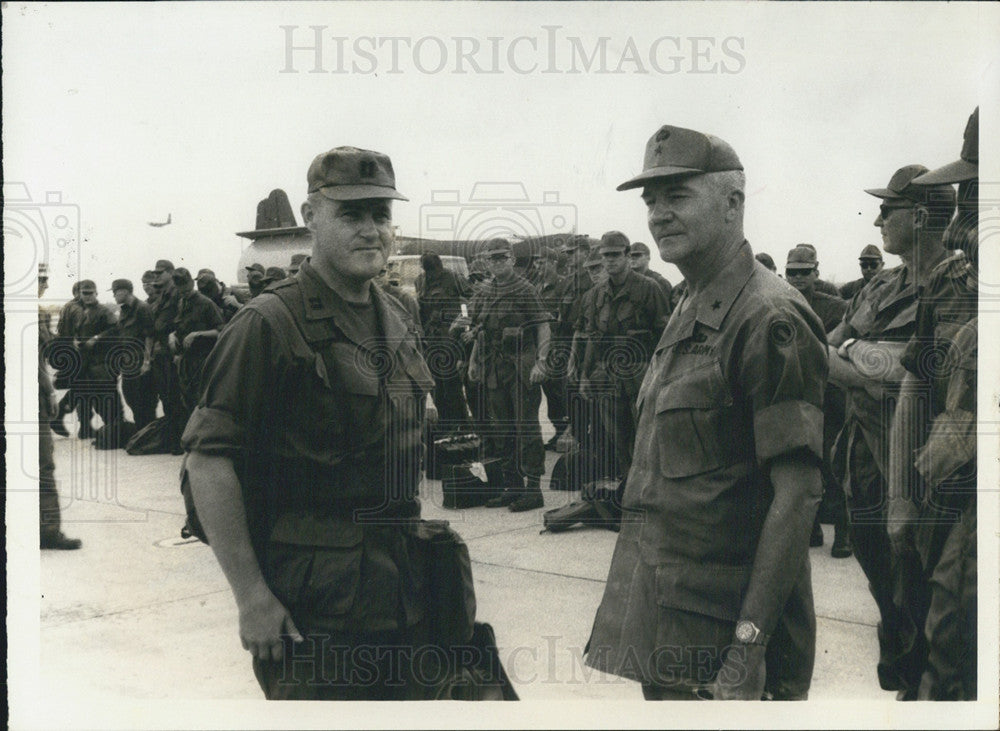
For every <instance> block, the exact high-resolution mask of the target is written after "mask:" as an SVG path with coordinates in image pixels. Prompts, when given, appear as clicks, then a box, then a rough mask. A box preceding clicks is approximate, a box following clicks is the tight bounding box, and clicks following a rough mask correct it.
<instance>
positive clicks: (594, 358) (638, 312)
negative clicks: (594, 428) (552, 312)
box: [581, 271, 670, 387]
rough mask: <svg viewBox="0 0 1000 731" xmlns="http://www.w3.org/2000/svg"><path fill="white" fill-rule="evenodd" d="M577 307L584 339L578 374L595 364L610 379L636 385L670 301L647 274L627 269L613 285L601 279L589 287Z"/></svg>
mask: <svg viewBox="0 0 1000 731" xmlns="http://www.w3.org/2000/svg"><path fill="white" fill-rule="evenodd" d="M592 292H593V295H592V296H590V297H588V298H587V302H586V305H585V307H584V308H583V311H582V315H583V318H582V328H581V330H582V332H583V337H584V338H586V340H587V352H586V354H585V356H584V363H583V368H582V369H581V370H582V375H584V376H585V377H587V378H591V377H593V376H594V375H595V373H594V371H595V369H600V371H601V375H605V374H606V375H607V376H608V377H610V378H612V379H619V380H623V381H634V382H635V386H636V387H637V386H638V385H639V382H640V381H641V380H642V375H643V373H645V369H646V364H647V363H648V362H649V358H650V356H651V355H652V350H653V344H654V343H655V342H656V340H657V339H658V338H659V335H660V333H661V332H663V328H664V326H665V325H666V324H667V315H668V313H669V312H670V305H669V303H668V302H667V299H666V297H665V296H664V295H663V290H662V289H660V287H659V285H658V284H656V282H654V281H653V280H652V279H650V278H649V277H645V276H643V275H641V274H637V273H636V272H634V271H629V272H628V273H627V274H626V275H625V281H624V282H622V284H621V286H620V287H617V288H615V287H614V286H613V285H612V283H611V281H610V280H608V281H605V282H604V283H603V284H600V285H598V286H597V287H595V288H594V289H593V290H592Z"/></svg>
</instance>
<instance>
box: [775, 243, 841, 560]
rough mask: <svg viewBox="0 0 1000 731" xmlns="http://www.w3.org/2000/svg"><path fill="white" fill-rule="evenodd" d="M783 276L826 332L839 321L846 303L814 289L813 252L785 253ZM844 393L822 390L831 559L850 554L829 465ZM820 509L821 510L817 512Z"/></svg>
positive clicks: (819, 537)
mask: <svg viewBox="0 0 1000 731" xmlns="http://www.w3.org/2000/svg"><path fill="white" fill-rule="evenodd" d="M785 279H786V280H787V281H788V283H789V284H790V285H792V286H793V287H795V289H797V290H799V292H800V293H801V294H802V296H803V297H805V298H806V302H808V303H809V306H810V307H811V308H812V311H813V312H815V313H816V315H817V316H818V317H819V319H820V320H821V321H822V322H823V329H824V330H825V331H827V332H829V331H830V330H833V328H835V327H837V325H839V324H840V321H841V319H842V318H843V317H844V311H845V310H846V309H847V303H846V302H845V301H844V300H842V299H841V298H840V297H836V296H834V295H830V294H825V293H824V292H820V291H818V290H817V289H816V282H817V281H818V280H819V261H818V259H817V258H816V251H815V250H814V249H811V248H808V247H806V246H801V245H799V246H796V247H795V248H793V249H791V250H790V251H789V252H788V261H787V263H786V264H785ZM844 408H845V404H844V392H843V391H842V390H841V389H839V388H837V387H836V386H834V385H833V384H831V383H827V385H826V390H825V391H824V392H823V503H824V504H823V506H822V507H823V508H825V509H826V511H827V513H828V514H832V516H831V517H832V518H833V529H834V537H833V546H832V548H831V549H830V555H831V556H833V557H834V558H848V557H849V556H850V555H851V550H852V549H851V538H850V530H849V528H848V525H847V504H846V503H845V501H844V490H843V488H842V487H841V486H840V483H839V482H838V481H837V480H836V478H834V476H833V473H832V471H831V468H830V453H831V450H832V449H833V443H834V441H835V440H836V438H837V434H838V433H839V432H840V429H841V427H843V425H844ZM820 512H822V510H821V511H820ZM809 545H810V546H812V547H815V546H822V545H823V528H822V526H821V525H820V516H819V513H817V514H816V520H815V521H814V522H813V532H812V536H811V537H810V538H809Z"/></svg>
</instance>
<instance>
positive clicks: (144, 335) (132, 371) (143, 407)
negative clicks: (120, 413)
mask: <svg viewBox="0 0 1000 731" xmlns="http://www.w3.org/2000/svg"><path fill="white" fill-rule="evenodd" d="M132 289H133V288H132V282H131V281H129V280H128V279H116V280H115V281H114V283H113V284H112V285H111V291H112V292H113V293H114V296H115V302H117V303H118V307H119V314H118V325H117V328H116V333H115V334H116V336H117V337H119V338H121V339H122V340H123V341H124V344H126V346H127V347H128V349H129V352H130V354H134V355H135V356H136V361H135V362H134V363H129V365H130V366H132V367H130V368H127V369H123V370H122V395H123V396H124V397H125V403H126V404H128V407H129V408H130V409H132V421H133V422H135V428H136V431H138V430H139V429H142V428H143V427H144V426H146V424H148V423H149V422H151V421H152V420H153V419H155V418H156V389H155V388H154V387H153V374H152V372H151V370H150V369H151V367H152V352H153V311H152V309H151V308H150V306H149V305H148V304H146V303H145V302H143V301H142V300H140V299H139V298H138V297H136V296H135V295H134V294H133V293H132Z"/></svg>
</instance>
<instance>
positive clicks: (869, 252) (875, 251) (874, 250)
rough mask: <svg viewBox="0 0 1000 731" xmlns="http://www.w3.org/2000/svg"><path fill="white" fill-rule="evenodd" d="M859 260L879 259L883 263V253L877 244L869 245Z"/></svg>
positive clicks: (863, 250)
mask: <svg viewBox="0 0 1000 731" xmlns="http://www.w3.org/2000/svg"><path fill="white" fill-rule="evenodd" d="M858 258H859V259H878V260H879V261H882V252H881V251H880V250H879V248H878V247H877V246H875V244H868V246H866V247H865V248H863V249H862V250H861V254H860V255H859V256H858Z"/></svg>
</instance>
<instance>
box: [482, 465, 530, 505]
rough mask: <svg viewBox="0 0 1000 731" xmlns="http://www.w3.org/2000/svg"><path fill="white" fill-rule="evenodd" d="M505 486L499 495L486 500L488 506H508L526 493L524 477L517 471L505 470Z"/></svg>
mask: <svg viewBox="0 0 1000 731" xmlns="http://www.w3.org/2000/svg"><path fill="white" fill-rule="evenodd" d="M503 477H504V480H503V484H504V485H506V487H504V489H503V492H502V493H500V495H499V497H495V498H491V499H490V500H487V501H486V507H488V508H506V507H508V506H510V505H511V504H512V503H513V502H514V501H515V500H517V499H518V498H519V497H521V496H522V495H523V494H524V478H523V477H521V475H519V474H518V473H517V472H507V471H506V470H505V471H504V476H503Z"/></svg>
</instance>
